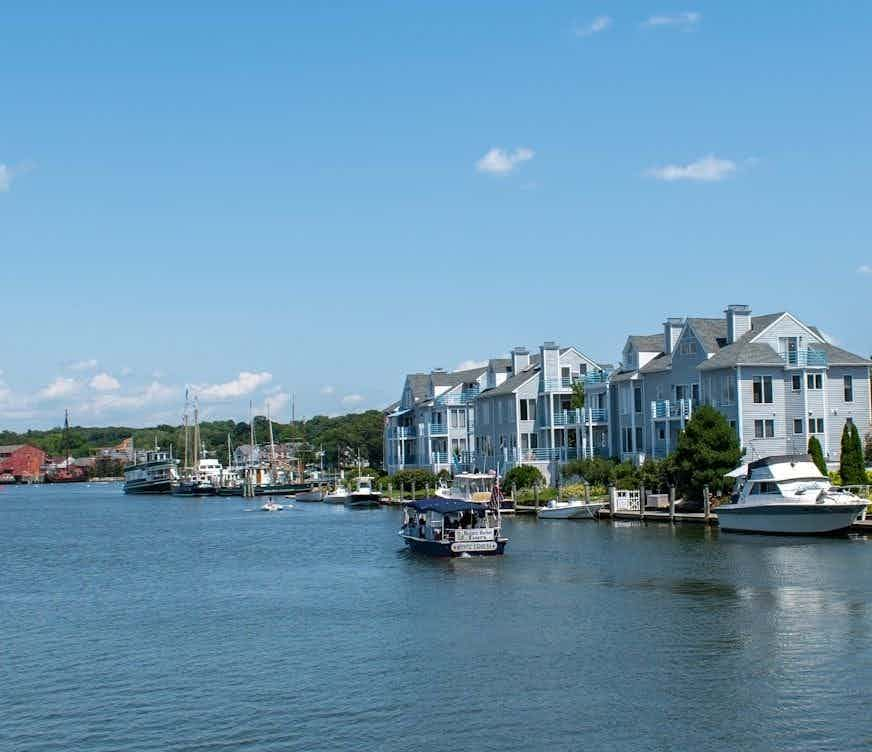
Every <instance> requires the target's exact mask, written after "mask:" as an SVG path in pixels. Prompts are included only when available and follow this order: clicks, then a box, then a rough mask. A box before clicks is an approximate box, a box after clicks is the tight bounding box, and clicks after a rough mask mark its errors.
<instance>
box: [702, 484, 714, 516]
mask: <svg viewBox="0 0 872 752" xmlns="http://www.w3.org/2000/svg"><path fill="white" fill-rule="evenodd" d="M702 511H703V514H704V515H705V520H706V522H708V520H709V517H711V511H712V495H711V494H710V493H709V487H708V486H703V489H702Z"/></svg>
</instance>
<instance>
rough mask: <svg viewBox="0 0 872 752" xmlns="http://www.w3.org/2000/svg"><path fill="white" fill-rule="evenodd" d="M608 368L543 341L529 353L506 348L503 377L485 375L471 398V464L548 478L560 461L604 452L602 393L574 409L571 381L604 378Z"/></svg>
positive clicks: (588, 382) (604, 405)
mask: <svg viewBox="0 0 872 752" xmlns="http://www.w3.org/2000/svg"><path fill="white" fill-rule="evenodd" d="M607 374H608V368H607V367H606V366H603V365H600V364H598V363H596V362H595V361H594V360H593V359H591V358H590V357H588V356H587V355H585V354H584V353H583V352H581V351H580V350H578V349H576V348H574V347H559V346H558V345H557V344H555V343H554V342H546V343H544V344H543V345H542V346H541V347H540V348H539V352H538V353H536V354H533V355H531V354H530V352H529V350H527V349H526V348H524V347H516V348H515V349H514V350H512V353H511V358H510V360H509V367H508V368H507V369H506V377H505V378H503V379H500V380H496V379H491V380H489V384H488V386H487V388H485V389H483V390H482V392H481V393H480V394H479V395H478V396H477V398H476V400H475V421H474V436H475V444H474V448H475V465H476V467H477V468H478V469H479V470H481V471H489V470H496V471H497V472H499V473H500V474H501V475H502V474H504V473H505V472H506V471H507V470H510V469H511V468H513V467H515V466H516V465H533V466H535V467H538V468H539V470H540V471H541V472H542V474H543V475H544V476H545V477H546V479H549V480H550V479H552V478H553V477H554V474H555V470H556V469H557V467H558V466H559V464H560V463H562V462H566V461H567V460H570V459H575V458H578V457H591V456H594V455H595V454H603V453H604V454H608V441H607V440H608V404H607V401H606V399H605V397H604V396H603V397H596V398H594V399H591V400H586V402H585V407H584V408H582V409H574V408H573V407H572V406H571V404H572V391H573V384H575V383H576V382H581V383H583V384H584V385H585V389H586V390H587V389H588V388H589V386H590V385H591V384H600V383H603V382H605V381H606V379H607Z"/></svg>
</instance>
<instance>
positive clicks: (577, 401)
mask: <svg viewBox="0 0 872 752" xmlns="http://www.w3.org/2000/svg"><path fill="white" fill-rule="evenodd" d="M569 406H570V407H571V408H572V409H573V410H581V409H582V408H583V407H584V382H583V381H574V382H573V383H572V396H571V397H570V398H569Z"/></svg>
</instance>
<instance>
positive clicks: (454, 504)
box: [406, 499, 481, 514]
mask: <svg viewBox="0 0 872 752" xmlns="http://www.w3.org/2000/svg"><path fill="white" fill-rule="evenodd" d="M406 508H407V509H414V510H415V511H417V512H436V514H454V513H455V512H475V511H479V512H480V511H481V504H473V503H472V502H469V501H456V500H455V499H421V500H419V501H412V502H410V503H408V504H406Z"/></svg>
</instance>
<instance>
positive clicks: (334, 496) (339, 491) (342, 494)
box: [324, 486, 348, 504]
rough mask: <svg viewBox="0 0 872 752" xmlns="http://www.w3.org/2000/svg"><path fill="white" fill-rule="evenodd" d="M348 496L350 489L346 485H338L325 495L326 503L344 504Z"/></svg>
mask: <svg viewBox="0 0 872 752" xmlns="http://www.w3.org/2000/svg"><path fill="white" fill-rule="evenodd" d="M347 498H348V490H347V489H346V488H345V486H336V488H334V489H333V490H332V491H331V492H330V493H328V494H327V495H326V496H325V497H324V503H325V504H344V503H345V500H346V499H347Z"/></svg>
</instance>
